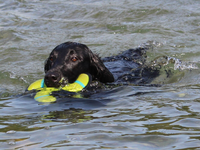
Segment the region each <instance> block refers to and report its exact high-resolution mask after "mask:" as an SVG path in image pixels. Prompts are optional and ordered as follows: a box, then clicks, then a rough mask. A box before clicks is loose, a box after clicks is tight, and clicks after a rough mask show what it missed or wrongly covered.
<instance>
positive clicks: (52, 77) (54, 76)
mask: <svg viewBox="0 0 200 150" xmlns="http://www.w3.org/2000/svg"><path fill="white" fill-rule="evenodd" d="M60 79H61V76H60V74H59V73H58V72H49V73H46V75H45V77H44V82H45V84H46V86H47V87H58V86H59V81H60Z"/></svg>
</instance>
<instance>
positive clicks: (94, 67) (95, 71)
mask: <svg viewBox="0 0 200 150" xmlns="http://www.w3.org/2000/svg"><path fill="white" fill-rule="evenodd" d="M89 55H90V65H91V72H90V73H91V75H92V76H93V78H96V79H97V80H99V81H100V82H103V83H106V82H114V80H115V79H114V77H113V75H112V73H111V72H110V71H109V70H108V68H106V66H105V65H104V64H103V62H102V60H101V59H100V57H99V56H97V55H95V54H93V53H92V51H91V50H89Z"/></svg>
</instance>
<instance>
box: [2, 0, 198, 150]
mask: <svg viewBox="0 0 200 150" xmlns="http://www.w3.org/2000/svg"><path fill="white" fill-rule="evenodd" d="M199 8H200V3H199V1H198V0H190V1H187V0H181V1H180V0H177V1H172V0H168V1H157V0H153V1H152V0H151V1H147V0H142V1H141V0H135V1H132V0H115V1H103V0H99V1H95V0H73V1H72V0H69V1H64V0H56V1H54V0H49V1H44V0H33V1H26V0H7V1H3V0H0V54H1V58H0V63H1V65H0V85H1V86H0V108H1V109H0V114H1V115H0V147H1V149H198V148H200V126H199V124H200V109H199V108H200V99H199V97H200V94H199V93H200V92H199V89H200V85H199V82H200V76H199V69H198V68H199V58H200V53H199V48H200V38H199V35H200V18H199V15H200V9H199ZM65 41H75V42H80V43H84V44H86V45H88V46H89V48H90V49H91V50H92V51H93V52H96V53H98V54H99V55H100V56H101V57H105V56H111V55H115V54H118V53H119V52H122V51H124V50H126V49H129V48H135V47H138V46H142V45H144V43H145V45H150V47H151V49H150V51H149V52H148V58H147V59H148V62H149V63H152V62H151V61H154V63H155V64H156V63H163V62H164V63H163V64H167V65H166V66H164V69H163V70H161V71H163V74H162V75H161V76H159V77H158V78H156V79H155V80H154V81H153V82H154V83H164V85H163V86H161V87H148V86H122V87H117V88H115V89H113V90H111V91H105V92H103V93H100V94H94V95H93V96H92V97H90V98H88V99H74V98H68V99H67V100H61V99H60V100H58V102H57V103H53V104H41V103H37V102H36V101H34V100H33V99H32V98H30V95H31V94H25V95H23V96H19V94H22V93H23V92H24V91H25V89H26V88H27V86H28V85H29V84H30V83H32V82H33V81H35V80H37V79H40V78H43V76H44V73H43V64H44V61H45V59H46V58H47V56H48V54H49V52H50V51H51V50H52V49H53V48H54V47H55V46H56V45H58V44H60V43H62V42H65ZM163 56H168V59H164V58H166V57H163ZM191 66H192V67H191ZM165 69H168V70H170V71H172V72H173V76H171V77H170V78H166V75H165V73H164V72H165Z"/></svg>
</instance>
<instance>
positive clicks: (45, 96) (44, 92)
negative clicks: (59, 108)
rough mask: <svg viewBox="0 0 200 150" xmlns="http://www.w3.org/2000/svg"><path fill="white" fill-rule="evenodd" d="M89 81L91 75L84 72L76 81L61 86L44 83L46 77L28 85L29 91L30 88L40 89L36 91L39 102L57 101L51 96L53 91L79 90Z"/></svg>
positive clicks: (36, 98)
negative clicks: (50, 85) (49, 85)
mask: <svg viewBox="0 0 200 150" xmlns="http://www.w3.org/2000/svg"><path fill="white" fill-rule="evenodd" d="M89 82H90V76H89V75H87V74H84V73H82V74H80V75H79V76H78V78H77V80H76V81H75V82H74V83H71V84H67V85H65V86H64V87H59V88H53V87H47V86H46V85H45V84H44V79H40V80H37V81H35V82H33V83H32V84H31V85H30V86H29V87H28V91H30V90H38V91H39V92H37V93H36V95H35V97H34V99H35V100H36V101H38V102H55V101H56V98H55V97H53V96H51V93H52V92H53V91H59V90H65V91H69V92H79V91H81V90H82V89H84V88H85V87H86V86H87V85H88V83H89Z"/></svg>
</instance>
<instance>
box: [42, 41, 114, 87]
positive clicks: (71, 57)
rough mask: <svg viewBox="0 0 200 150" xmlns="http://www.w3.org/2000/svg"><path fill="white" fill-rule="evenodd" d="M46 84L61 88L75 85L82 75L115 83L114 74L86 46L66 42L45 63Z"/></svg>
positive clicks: (54, 50)
mask: <svg viewBox="0 0 200 150" xmlns="http://www.w3.org/2000/svg"><path fill="white" fill-rule="evenodd" d="M44 70H45V80H44V81H45V84H46V85H47V86H48V87H59V86H60V85H61V84H65V83H66V82H67V83H73V82H74V81H75V80H76V79H77V78H78V76H79V75H80V74H81V73H89V74H91V75H92V78H93V80H95V79H96V80H99V81H100V82H103V83H106V82H113V81H114V77H113V75H112V73H111V72H110V71H109V70H108V69H107V68H106V67H105V65H104V64H103V62H102V61H101V59H100V58H99V57H98V56H97V55H95V54H93V53H92V51H91V50H90V49H89V48H88V47H87V46H86V45H84V44H80V43H74V42H66V43H62V44H60V45H58V46H57V47H55V48H54V49H53V51H52V52H51V53H50V55H49V58H48V59H47V60H46V63H45V67H44Z"/></svg>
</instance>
